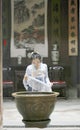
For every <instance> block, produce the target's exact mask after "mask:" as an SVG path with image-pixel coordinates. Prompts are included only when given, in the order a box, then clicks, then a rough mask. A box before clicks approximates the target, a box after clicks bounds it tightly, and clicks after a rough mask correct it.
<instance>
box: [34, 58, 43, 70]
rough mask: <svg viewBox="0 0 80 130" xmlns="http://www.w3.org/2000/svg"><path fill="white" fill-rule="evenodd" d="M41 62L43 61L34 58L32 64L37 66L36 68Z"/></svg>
mask: <svg viewBox="0 0 80 130" xmlns="http://www.w3.org/2000/svg"><path fill="white" fill-rule="evenodd" d="M40 63H41V61H40V60H39V59H38V58H36V59H33V60H32V64H33V65H34V66H35V67H36V69H38V68H39V66H40Z"/></svg>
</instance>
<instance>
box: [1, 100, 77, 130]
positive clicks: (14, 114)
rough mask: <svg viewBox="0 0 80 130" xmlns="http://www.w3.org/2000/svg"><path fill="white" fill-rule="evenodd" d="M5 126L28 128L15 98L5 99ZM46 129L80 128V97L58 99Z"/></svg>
mask: <svg viewBox="0 0 80 130" xmlns="http://www.w3.org/2000/svg"><path fill="white" fill-rule="evenodd" d="M3 128H4V130H12V129H14V128H17V129H19V130H20V129H21V130H23V129H26V128H25V125H24V123H23V122H22V116H21V115H20V114H19V112H18V111H17V108H16V104H15V100H13V99H4V101H3ZM28 129H30V127H28ZM31 129H32V128H31ZM37 129H38V128H35V130H37ZM44 129H45V130H47V129H50V130H80V99H68V100H65V99H58V100H57V102H56V105H55V109H54V111H53V113H52V114H51V116H50V122H49V124H48V125H47V128H44Z"/></svg>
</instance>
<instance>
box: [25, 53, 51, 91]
mask: <svg viewBox="0 0 80 130" xmlns="http://www.w3.org/2000/svg"><path fill="white" fill-rule="evenodd" d="M31 60H32V64H31V65H28V66H27V68H26V73H25V75H24V78H23V84H24V87H25V88H26V90H28V91H35V90H32V87H31V86H30V85H29V84H28V79H29V77H30V76H31V77H33V78H35V79H37V80H39V81H41V82H43V83H46V84H47V86H50V90H51V83H50V80H49V77H48V69H47V65H46V64H44V63H42V60H41V56H40V55H39V54H38V53H37V52H33V53H32V55H31ZM37 91H39V90H37Z"/></svg>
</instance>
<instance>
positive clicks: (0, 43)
mask: <svg viewBox="0 0 80 130" xmlns="http://www.w3.org/2000/svg"><path fill="white" fill-rule="evenodd" d="M1 128H2V0H0V129H1Z"/></svg>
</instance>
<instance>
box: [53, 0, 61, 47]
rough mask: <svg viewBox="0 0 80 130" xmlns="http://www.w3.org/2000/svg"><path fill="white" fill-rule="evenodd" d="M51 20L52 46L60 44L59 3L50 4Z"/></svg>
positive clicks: (57, 0)
mask: <svg viewBox="0 0 80 130" xmlns="http://www.w3.org/2000/svg"><path fill="white" fill-rule="evenodd" d="M52 4H53V5H52V7H53V8H52V12H53V15H52V19H53V44H57V45H58V44H59V42H60V1H59V0H56V1H53V3H52Z"/></svg>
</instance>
